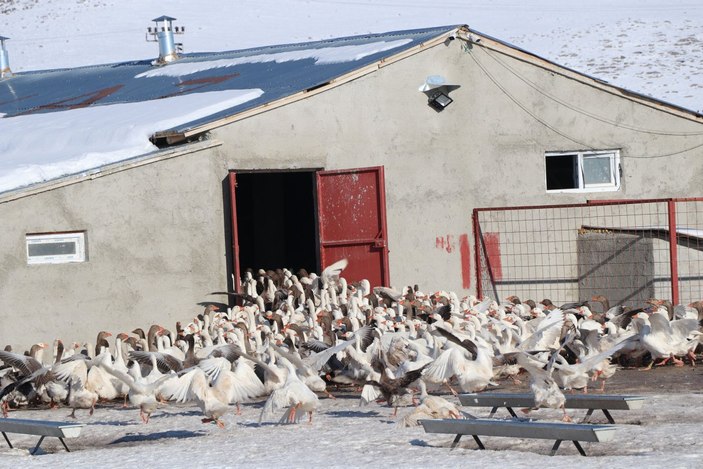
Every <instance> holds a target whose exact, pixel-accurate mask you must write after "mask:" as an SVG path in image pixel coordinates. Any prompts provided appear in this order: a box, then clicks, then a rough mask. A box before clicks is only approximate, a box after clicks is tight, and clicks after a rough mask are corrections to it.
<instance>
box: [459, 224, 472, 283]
mask: <svg viewBox="0 0 703 469" xmlns="http://www.w3.org/2000/svg"><path fill="white" fill-rule="evenodd" d="M459 252H460V253H461V286H462V287H463V288H464V289H465V290H468V289H469V288H471V252H470V251H469V235H467V234H462V235H459Z"/></svg>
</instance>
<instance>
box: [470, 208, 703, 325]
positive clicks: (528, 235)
mask: <svg viewBox="0 0 703 469" xmlns="http://www.w3.org/2000/svg"><path fill="white" fill-rule="evenodd" d="M474 217H475V218H474V230H475V233H474V235H475V240H476V243H475V249H476V252H475V257H476V262H477V277H478V278H477V280H478V288H479V294H480V295H485V296H490V297H493V298H494V299H496V300H498V301H501V300H503V299H505V298H506V297H507V296H509V295H517V296H518V297H520V298H521V299H523V300H524V299H528V298H530V299H533V300H535V301H540V300H542V299H544V298H549V299H550V300H552V302H554V303H555V304H559V303H566V302H571V301H579V300H580V301H583V300H590V299H591V298H592V297H593V296H594V295H603V296H604V297H605V298H607V299H608V302H609V303H610V305H615V304H624V305H625V306H629V307H636V306H642V305H643V303H644V302H645V301H646V300H647V299H649V298H659V299H668V300H673V301H674V302H679V303H690V302H692V301H697V300H700V299H701V298H703V281H702V279H703V277H702V276H701V273H702V267H703V199H677V200H670V199H665V200H643V201H613V202H597V203H587V204H573V205H551V206H531V207H503V208H486V209H476V210H475V211H474ZM672 240H673V244H672ZM672 246H673V248H672ZM592 306H594V307H593V310H594V311H599V310H602V307H601V308H599V307H598V305H597V303H592Z"/></svg>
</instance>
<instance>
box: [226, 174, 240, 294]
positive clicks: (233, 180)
mask: <svg viewBox="0 0 703 469" xmlns="http://www.w3.org/2000/svg"><path fill="white" fill-rule="evenodd" d="M229 201H230V212H231V213H230V217H231V219H232V275H234V279H233V280H234V282H233V286H234V291H239V285H240V283H241V277H240V276H239V231H238V228H237V174H236V173H235V172H234V171H230V172H229Z"/></svg>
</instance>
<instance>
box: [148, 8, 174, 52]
mask: <svg viewBox="0 0 703 469" xmlns="http://www.w3.org/2000/svg"><path fill="white" fill-rule="evenodd" d="M175 20H176V18H171V17H170V16H160V17H158V18H154V19H153V20H152V21H154V22H155V23H156V28H155V34H156V37H157V39H158V41H159V58H158V59H157V62H158V63H168V62H173V61H174V60H176V59H177V58H178V53H177V51H176V41H175V39H174V38H173V27H172V22H173V21H175ZM159 23H161V24H159Z"/></svg>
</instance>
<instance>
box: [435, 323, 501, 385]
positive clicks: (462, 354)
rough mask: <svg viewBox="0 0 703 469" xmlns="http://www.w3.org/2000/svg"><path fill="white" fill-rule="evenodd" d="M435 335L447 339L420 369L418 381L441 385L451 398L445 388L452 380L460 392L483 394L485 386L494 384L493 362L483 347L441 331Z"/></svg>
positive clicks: (439, 329)
mask: <svg viewBox="0 0 703 469" xmlns="http://www.w3.org/2000/svg"><path fill="white" fill-rule="evenodd" d="M436 331H437V333H439V334H440V335H441V336H442V337H445V338H446V339H447V346H446V349H445V350H444V351H442V353H440V354H439V356H438V357H437V358H436V359H435V360H434V361H433V362H432V363H430V364H429V365H428V366H427V367H426V368H424V371H423V373H422V377H423V379H424V380H425V381H428V382H431V383H437V384H444V385H446V386H447V387H448V388H449V390H450V391H451V392H452V394H454V395H456V394H457V392H456V391H455V390H454V389H453V388H452V387H451V386H450V385H449V381H450V380H451V379H452V377H456V379H457V381H458V383H459V387H460V388H461V390H462V391H464V392H479V391H483V390H484V389H485V388H486V387H487V386H488V385H490V384H494V383H493V381H492V379H493V360H492V358H491V356H490V353H489V351H488V350H487V349H486V348H485V347H483V346H482V345H478V344H477V343H476V342H475V341H473V340H471V339H469V338H460V337H458V336H457V335H455V334H454V333H452V332H450V331H448V330H446V329H444V328H442V327H437V328H436Z"/></svg>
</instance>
